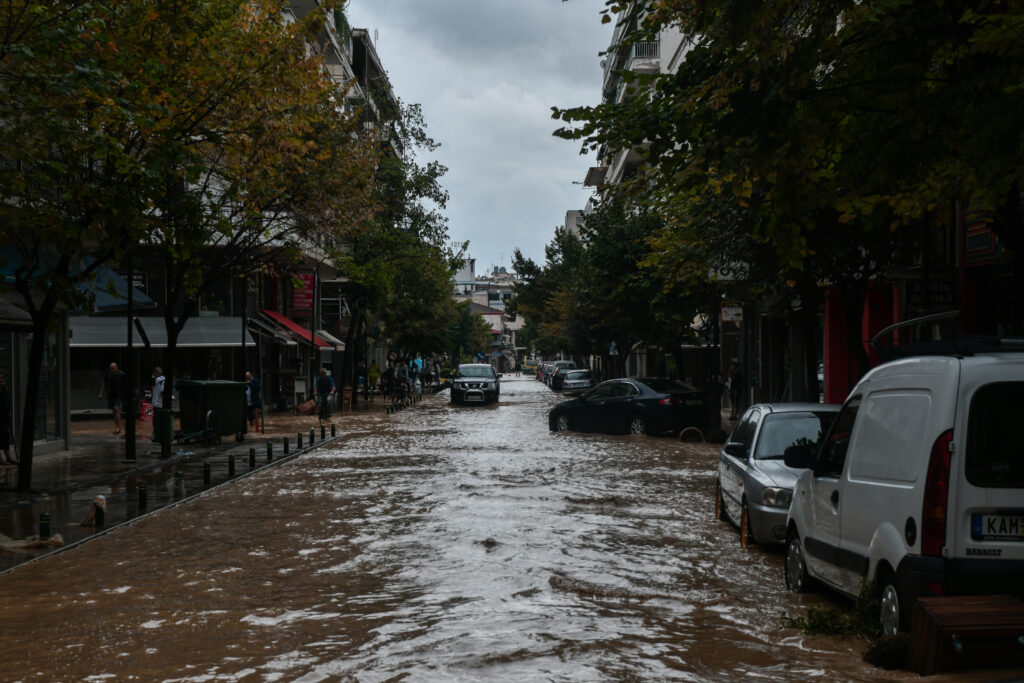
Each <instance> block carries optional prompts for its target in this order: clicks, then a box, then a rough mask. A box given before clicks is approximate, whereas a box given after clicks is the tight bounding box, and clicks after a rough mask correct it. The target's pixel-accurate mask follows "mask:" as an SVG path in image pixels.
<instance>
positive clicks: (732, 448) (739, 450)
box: [725, 441, 747, 458]
mask: <svg viewBox="0 0 1024 683" xmlns="http://www.w3.org/2000/svg"><path fill="white" fill-rule="evenodd" d="M725 453H726V455H731V456H734V457H737V458H745V457H746V456H747V445H746V444H743V443H739V442H738V441H734V442H732V443H727V444H725Z"/></svg>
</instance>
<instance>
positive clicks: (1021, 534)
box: [971, 513, 1024, 541]
mask: <svg viewBox="0 0 1024 683" xmlns="http://www.w3.org/2000/svg"><path fill="white" fill-rule="evenodd" d="M971 538H974V539H978V540H981V541H1024V514H1019V515H985V514H981V513H976V514H973V515H971Z"/></svg>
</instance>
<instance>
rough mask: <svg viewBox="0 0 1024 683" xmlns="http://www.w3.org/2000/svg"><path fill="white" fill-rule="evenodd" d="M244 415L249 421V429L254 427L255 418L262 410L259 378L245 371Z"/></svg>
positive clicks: (254, 428)
mask: <svg viewBox="0 0 1024 683" xmlns="http://www.w3.org/2000/svg"><path fill="white" fill-rule="evenodd" d="M245 384H246V387H245V417H246V419H247V420H248V421H249V429H252V430H255V431H259V430H258V429H256V418H257V417H259V413H260V411H261V410H263V394H261V393H260V380H259V379H258V378H256V377H253V376H252V373H251V372H249V371H248V370H246V371H245Z"/></svg>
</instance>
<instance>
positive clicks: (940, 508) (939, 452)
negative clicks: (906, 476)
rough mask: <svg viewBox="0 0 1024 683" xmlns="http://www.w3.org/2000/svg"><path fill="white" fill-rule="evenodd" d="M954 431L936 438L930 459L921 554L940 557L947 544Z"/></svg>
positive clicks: (922, 517)
mask: <svg viewBox="0 0 1024 683" xmlns="http://www.w3.org/2000/svg"><path fill="white" fill-rule="evenodd" d="M952 441H953V430H952V429H948V430H946V431H944V432H943V433H942V434H940V435H939V438H937V439H935V443H934V444H932V455H931V458H930V459H929V460H928V478H927V479H926V480H925V485H924V506H923V507H922V510H921V554H922V555H933V556H938V555H940V554H942V546H943V545H945V543H946V506H947V502H948V498H949V457H950V456H949V445H950V443H951V442H952Z"/></svg>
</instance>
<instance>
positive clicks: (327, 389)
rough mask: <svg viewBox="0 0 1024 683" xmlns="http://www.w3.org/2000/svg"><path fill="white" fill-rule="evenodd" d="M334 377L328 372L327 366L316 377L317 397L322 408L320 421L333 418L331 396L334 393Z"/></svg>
mask: <svg viewBox="0 0 1024 683" xmlns="http://www.w3.org/2000/svg"><path fill="white" fill-rule="evenodd" d="M334 390H335V386H334V378H332V377H331V376H330V375H328V374H327V368H320V376H319V377H317V378H316V398H317V403H318V405H319V408H320V422H321V423H322V422H325V421H327V420H329V419H330V418H331V404H330V400H331V396H333V395H334Z"/></svg>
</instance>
